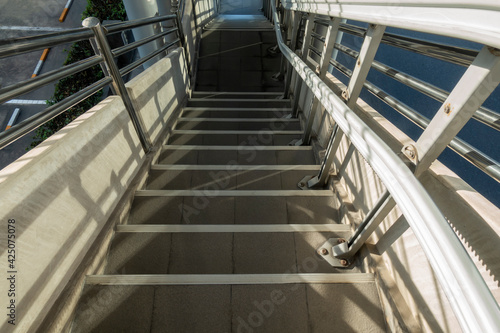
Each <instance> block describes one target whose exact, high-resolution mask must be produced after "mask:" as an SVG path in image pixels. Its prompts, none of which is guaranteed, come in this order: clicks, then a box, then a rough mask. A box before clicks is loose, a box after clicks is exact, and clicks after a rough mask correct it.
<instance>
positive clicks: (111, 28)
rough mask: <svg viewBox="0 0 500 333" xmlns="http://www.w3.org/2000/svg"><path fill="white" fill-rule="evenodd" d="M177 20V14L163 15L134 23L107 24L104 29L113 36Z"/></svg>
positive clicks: (134, 21)
mask: <svg viewBox="0 0 500 333" xmlns="http://www.w3.org/2000/svg"><path fill="white" fill-rule="evenodd" d="M175 18H177V15H175V14H170V15H163V16H157V17H148V18H143V19H137V20H133V21H125V22H120V23H112V24H107V25H105V26H104V29H105V30H106V32H107V33H109V34H112V33H115V32H121V31H124V30H129V29H133V28H138V27H141V26H144V25H148V24H155V23H159V22H163V21H167V20H174V19H175Z"/></svg>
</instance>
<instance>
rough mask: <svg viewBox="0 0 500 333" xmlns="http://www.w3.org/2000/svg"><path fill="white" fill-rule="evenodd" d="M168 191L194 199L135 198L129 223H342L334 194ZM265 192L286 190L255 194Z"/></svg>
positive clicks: (173, 197) (179, 197)
mask: <svg viewBox="0 0 500 333" xmlns="http://www.w3.org/2000/svg"><path fill="white" fill-rule="evenodd" d="M160 192H162V191H160ZM168 192H175V193H176V194H190V195H191V196H136V197H135V198H134V201H133V203H132V208H131V211H130V215H129V220H128V224H193V225H194V224H200V225H218V224H310V223H314V224H331V223H337V222H338V221H339V210H338V208H339V204H338V200H337V198H336V197H335V196H333V195H330V196H308V197H304V196H274V197H269V196H264V197H258V196H250V197H249V196H218V194H220V193H221V192H227V191H218V190H217V189H216V188H213V189H211V190H210V191H197V192H196V193H197V194H198V196H193V191H168ZM231 192H232V193H235V192H236V193H243V192H246V193H249V192H248V191H231ZM262 192H275V193H276V192H283V191H253V192H252V193H262ZM288 192H290V191H288ZM292 192H294V193H295V194H300V193H298V192H296V191H292ZM303 192H305V191H302V193H303ZM163 193H166V192H163Z"/></svg>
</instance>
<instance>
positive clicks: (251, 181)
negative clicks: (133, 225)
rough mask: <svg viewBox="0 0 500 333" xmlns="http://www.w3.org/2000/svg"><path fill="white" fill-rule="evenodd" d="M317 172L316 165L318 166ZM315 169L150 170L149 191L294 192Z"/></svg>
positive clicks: (314, 173)
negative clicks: (216, 189)
mask: <svg viewBox="0 0 500 333" xmlns="http://www.w3.org/2000/svg"><path fill="white" fill-rule="evenodd" d="M318 169H319V166H318ZM316 174H318V171H317V170H314V171H311V170H288V171H280V170H231V169H230V168H229V167H227V168H223V167H221V168H220V169H219V170H161V169H160V170H151V172H150V174H149V178H148V182H147V187H146V189H148V190H209V189H211V188H214V187H215V186H216V187H217V188H221V189H224V190H297V189H298V183H299V181H300V180H301V179H303V178H304V177H305V176H312V175H316Z"/></svg>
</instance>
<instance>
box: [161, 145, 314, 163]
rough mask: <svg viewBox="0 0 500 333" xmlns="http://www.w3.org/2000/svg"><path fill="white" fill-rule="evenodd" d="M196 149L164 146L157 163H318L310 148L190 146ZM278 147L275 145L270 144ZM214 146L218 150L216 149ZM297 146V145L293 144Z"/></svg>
mask: <svg viewBox="0 0 500 333" xmlns="http://www.w3.org/2000/svg"><path fill="white" fill-rule="evenodd" d="M190 147H193V149H190V150H187V149H186V150H184V149H178V148H177V146H174V147H172V146H164V149H163V151H162V152H161V155H160V157H159V159H158V164H198V165H211V164H216V165H293V164H302V165H307V164H316V160H315V157H314V153H313V151H312V150H311V149H308V150H304V149H299V150H279V149H274V150H262V149H258V147H253V146H250V147H247V148H248V149H238V148H237V147H236V148H234V146H232V147H233V148H234V149H232V150H228V149H224V150H222V149H221V150H219V149H217V147H218V146H206V147H209V148H212V149H204V148H203V147H204V146H190ZM269 147H273V148H274V147H275V146H269ZM214 148H215V149H214ZM292 148H295V147H292Z"/></svg>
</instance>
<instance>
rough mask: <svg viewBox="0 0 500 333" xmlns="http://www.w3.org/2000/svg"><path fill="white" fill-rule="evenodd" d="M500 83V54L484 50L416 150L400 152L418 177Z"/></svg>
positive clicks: (411, 148) (404, 149)
mask: <svg viewBox="0 0 500 333" xmlns="http://www.w3.org/2000/svg"><path fill="white" fill-rule="evenodd" d="M499 82H500V51H499V50H496V49H492V48H489V47H487V46H485V47H483V49H482V50H481V52H479V54H478V55H477V57H476V59H475V60H474V61H473V62H472V64H471V65H470V67H469V68H468V69H467V71H466V72H465V74H464V75H463V76H462V78H461V79H460V81H459V82H458V83H457V85H456V86H455V88H454V89H453V91H452V92H451V93H450V95H449V96H448V98H447V99H446V101H445V102H444V103H443V105H442V106H441V108H440V109H439V110H438V112H437V113H436V115H435V116H434V118H433V119H432V120H431V122H430V124H429V126H427V128H426V129H425V131H424V133H422V135H421V136H420V138H419V139H418V140H417V142H416V147H408V146H407V147H404V148H403V152H404V153H405V154H406V155H407V156H408V157H409V158H410V160H411V161H412V162H413V163H414V164H416V166H417V167H416V170H415V175H416V176H417V177H418V176H419V175H420V174H422V172H424V171H425V170H427V169H428V168H429V166H430V165H431V164H432V162H434V160H436V159H437V158H438V157H439V155H441V153H442V152H443V150H444V149H445V148H446V146H448V144H449V143H450V142H451V140H452V139H453V138H455V136H456V135H457V134H458V132H459V131H460V130H461V129H462V127H463V126H464V125H465V124H466V123H467V122H468V121H469V120H470V118H472V116H473V115H474V112H476V110H477V109H478V108H479V107H480V106H481V105H482V104H483V102H484V101H485V100H486V99H487V98H488V97H489V96H490V94H491V93H492V92H493V90H495V88H496V87H497V85H498V83H499Z"/></svg>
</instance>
